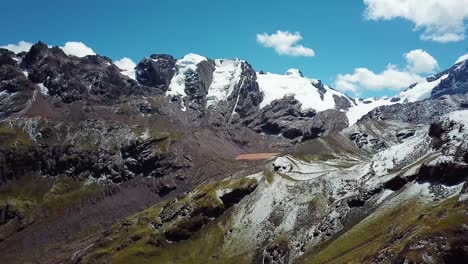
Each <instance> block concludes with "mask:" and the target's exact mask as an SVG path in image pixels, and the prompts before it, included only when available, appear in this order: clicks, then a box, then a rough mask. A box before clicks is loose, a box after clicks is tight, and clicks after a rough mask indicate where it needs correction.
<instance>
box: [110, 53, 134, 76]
mask: <svg viewBox="0 0 468 264" xmlns="http://www.w3.org/2000/svg"><path fill="white" fill-rule="evenodd" d="M114 64H115V65H116V66H117V67H119V68H120V69H122V70H123V72H122V74H125V75H127V76H128V77H130V78H132V79H135V67H136V63H135V62H133V61H132V59H130V58H127V57H124V58H122V59H120V60H118V61H114Z"/></svg>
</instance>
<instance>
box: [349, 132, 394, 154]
mask: <svg viewBox="0 0 468 264" xmlns="http://www.w3.org/2000/svg"><path fill="white" fill-rule="evenodd" d="M349 139H351V141H353V142H354V143H355V144H356V146H357V147H358V148H360V149H365V150H367V151H368V152H371V153H375V152H378V151H380V150H383V149H386V148H387V147H388V145H387V144H386V143H385V142H383V141H381V140H380V139H377V138H374V137H372V136H369V135H368V134H366V133H359V132H356V133H353V134H351V136H350V137H349Z"/></svg>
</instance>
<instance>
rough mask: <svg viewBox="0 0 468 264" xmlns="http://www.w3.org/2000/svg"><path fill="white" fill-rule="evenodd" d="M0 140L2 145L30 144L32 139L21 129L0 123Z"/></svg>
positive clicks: (17, 145) (8, 146)
mask: <svg viewBox="0 0 468 264" xmlns="http://www.w3.org/2000/svg"><path fill="white" fill-rule="evenodd" d="M0 142H2V143H1V146H2V147H7V148H11V147H19V146H31V145H32V144H33V141H32V139H31V138H30V137H29V136H28V135H27V134H26V133H25V132H24V131H23V130H21V129H19V128H12V127H10V126H8V124H5V123H0Z"/></svg>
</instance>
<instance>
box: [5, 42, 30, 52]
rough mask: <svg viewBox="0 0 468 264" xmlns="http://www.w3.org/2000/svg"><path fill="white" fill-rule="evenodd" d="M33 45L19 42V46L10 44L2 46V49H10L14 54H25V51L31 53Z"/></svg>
mask: <svg viewBox="0 0 468 264" xmlns="http://www.w3.org/2000/svg"><path fill="white" fill-rule="evenodd" d="M32 45H33V44H32V43H29V42H27V41H23V40H22V41H20V42H18V44H17V45H16V44H8V45H5V46H0V48H2V49H8V50H11V51H13V52H14V53H20V52H23V51H29V49H31V47H32Z"/></svg>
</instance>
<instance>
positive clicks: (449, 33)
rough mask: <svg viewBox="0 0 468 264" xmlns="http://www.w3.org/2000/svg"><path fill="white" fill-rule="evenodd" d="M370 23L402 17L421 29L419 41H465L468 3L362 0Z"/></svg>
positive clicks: (464, 0)
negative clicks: (371, 21)
mask: <svg viewBox="0 0 468 264" xmlns="http://www.w3.org/2000/svg"><path fill="white" fill-rule="evenodd" d="M364 4H365V5H366V6H367V8H366V11H365V17H366V18H367V19H370V20H392V19H396V18H402V19H406V20H409V21H411V22H413V23H414V25H415V30H421V31H422V34H421V39H423V40H431V41H435V42H442V43H445V42H456V41H461V40H464V39H465V29H466V26H465V23H464V22H465V19H467V18H468V0H394V1H389V0H364Z"/></svg>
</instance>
